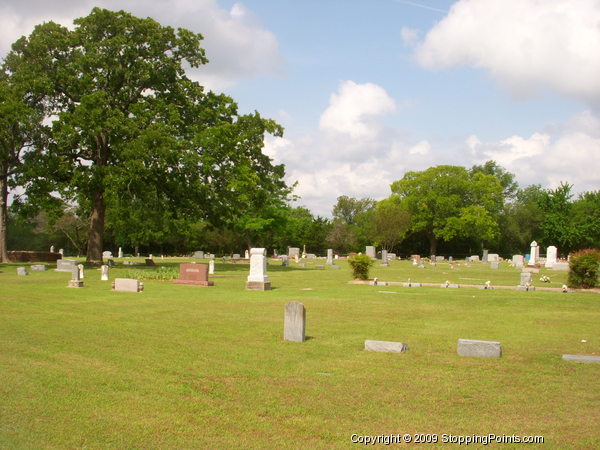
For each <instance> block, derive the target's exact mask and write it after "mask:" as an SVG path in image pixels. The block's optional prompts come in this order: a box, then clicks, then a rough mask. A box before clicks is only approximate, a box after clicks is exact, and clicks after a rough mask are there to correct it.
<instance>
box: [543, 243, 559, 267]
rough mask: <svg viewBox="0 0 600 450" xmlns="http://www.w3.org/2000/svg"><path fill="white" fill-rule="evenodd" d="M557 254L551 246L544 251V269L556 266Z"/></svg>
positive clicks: (556, 250)
mask: <svg viewBox="0 0 600 450" xmlns="http://www.w3.org/2000/svg"><path fill="white" fill-rule="evenodd" d="M557 254H558V249H557V248H556V247H555V246H554V245H551V246H550V247H548V248H547V249H546V267H553V266H554V264H556V256H557Z"/></svg>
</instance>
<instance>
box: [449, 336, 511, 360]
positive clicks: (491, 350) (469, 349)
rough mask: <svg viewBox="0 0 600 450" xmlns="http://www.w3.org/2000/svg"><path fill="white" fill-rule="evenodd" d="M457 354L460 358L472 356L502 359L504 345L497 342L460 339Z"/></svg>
mask: <svg viewBox="0 0 600 450" xmlns="http://www.w3.org/2000/svg"><path fill="white" fill-rule="evenodd" d="M457 353H458V354H459V355H460V356H472V357H476V358H500V357H501V356H502V344H501V343H500V342H495V341H479V340H476V339H459V340H458V345H457Z"/></svg>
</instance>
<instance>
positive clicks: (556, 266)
mask: <svg viewBox="0 0 600 450" xmlns="http://www.w3.org/2000/svg"><path fill="white" fill-rule="evenodd" d="M552 270H569V263H566V262H556V263H554V264H553V265H552Z"/></svg>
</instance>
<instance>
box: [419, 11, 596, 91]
mask: <svg viewBox="0 0 600 450" xmlns="http://www.w3.org/2000/svg"><path fill="white" fill-rule="evenodd" d="M599 24H600V2H598V0H573V1H569V2H565V1H564V0H461V1H459V2H458V3H456V4H454V5H453V6H452V9H451V10H450V12H449V13H448V15H447V16H446V17H445V18H444V19H443V20H442V21H441V22H439V23H438V24H437V25H436V26H434V27H433V28H432V29H431V30H430V31H429V32H428V34H427V36H426V37H425V40H424V41H423V42H422V43H421V44H420V45H419V46H418V47H417V50H416V53H415V55H416V59H417V61H418V62H419V64H421V65H422V66H424V67H427V68H432V69H435V68H444V67H452V66H458V65H469V66H473V67H478V68H482V69H485V70H487V71H488V72H489V73H490V75H491V76H492V77H493V78H495V79H497V80H498V81H499V82H500V83H502V84H503V85H505V86H507V87H508V88H509V89H510V90H511V91H512V92H513V93H514V94H516V95H518V96H530V95H533V94H535V91H536V90H537V89H538V87H540V86H541V87H546V88H550V89H553V90H555V91H557V92H560V93H562V94H564V95H568V96H572V97H575V98H578V99H583V100H585V101H588V102H599V101H600V76H598V74H600V51H598V49H599V48H600V25H599Z"/></svg>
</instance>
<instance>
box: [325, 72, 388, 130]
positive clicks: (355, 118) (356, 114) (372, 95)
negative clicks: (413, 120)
mask: <svg viewBox="0 0 600 450" xmlns="http://www.w3.org/2000/svg"><path fill="white" fill-rule="evenodd" d="M395 110H396V103H395V102H394V100H393V99H392V98H391V97H390V96H389V95H388V94H387V92H386V91H385V89H383V88H382V87H381V86H378V85H376V84H373V83H364V84H358V83H355V82H354V81H344V82H343V83H341V84H340V87H339V89H338V92H335V93H333V94H331V97H330V99H329V106H328V107H327V109H326V110H325V111H324V112H323V114H322V115H321V119H320V121H319V127H320V129H321V130H322V131H325V132H332V133H336V134H345V135H348V136H350V137H351V138H353V139H363V138H367V139H368V138H373V137H375V136H376V135H377V134H378V133H379V132H380V130H381V126H379V122H378V119H379V118H381V117H382V116H384V115H386V114H389V113H392V112H394V111H395Z"/></svg>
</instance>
